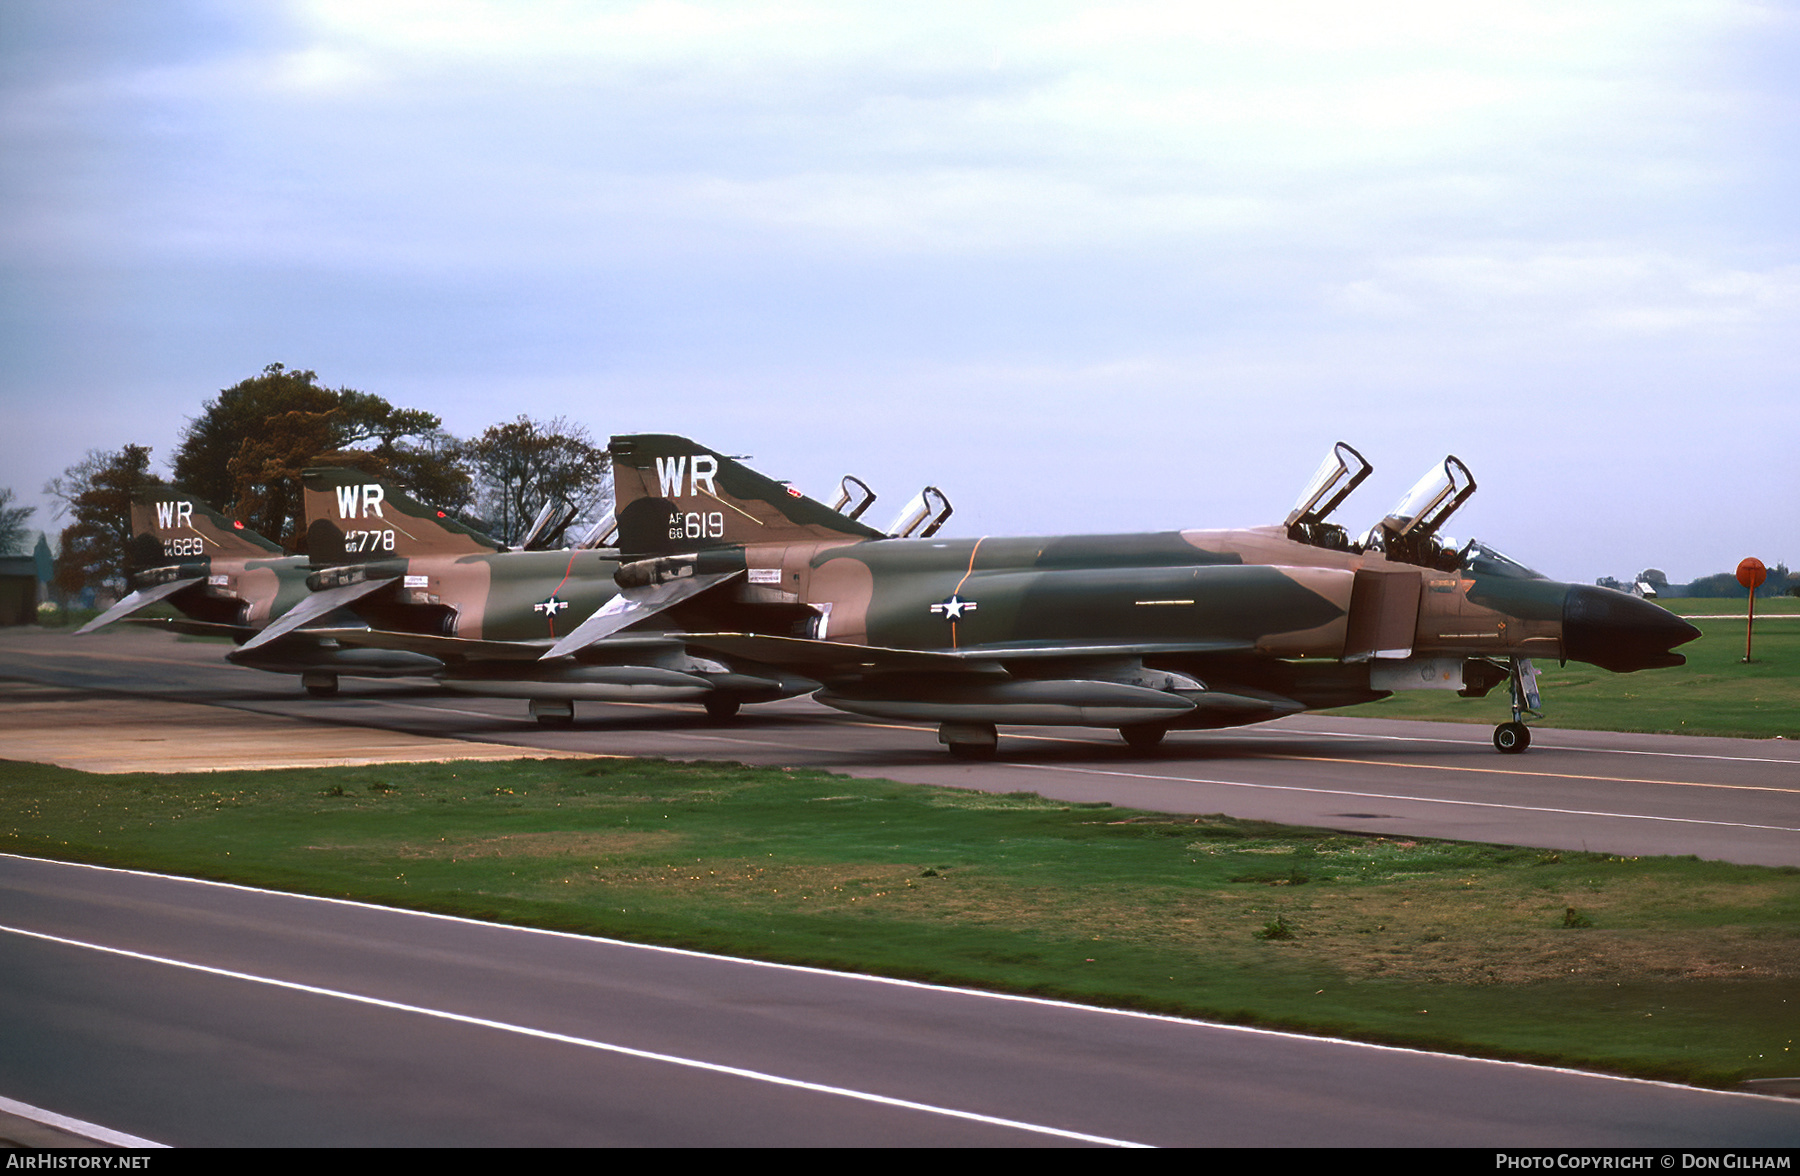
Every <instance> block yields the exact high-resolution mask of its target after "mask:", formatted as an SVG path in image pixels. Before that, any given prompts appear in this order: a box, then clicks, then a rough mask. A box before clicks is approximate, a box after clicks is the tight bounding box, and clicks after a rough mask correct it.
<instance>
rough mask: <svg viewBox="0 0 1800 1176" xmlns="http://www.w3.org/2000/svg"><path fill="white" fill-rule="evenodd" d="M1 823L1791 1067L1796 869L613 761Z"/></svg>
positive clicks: (720, 948)
mask: <svg viewBox="0 0 1800 1176" xmlns="http://www.w3.org/2000/svg"><path fill="white" fill-rule="evenodd" d="M0 797H3V798H4V801H3V803H0V813H3V814H4V816H0V850H6V851H10V852H16V853H23V854H32V855H37V856H44V857H54V858H63V859H69V860H79V861H88V862H96V863H101V864H108V865H119V866H131V867H136V868H143V869H151V870H157V871H163V872H169V873H178V874H188V875H193V876H199V877H207V878H216V879H222V880H228V881H235V882H242V883H247V884H252V885H258V886H266V887H272V888H277V889H284V890H292V891H298V892H303V893H311V894H321V895H332V896H341V897H349V898H355V899H360V900H365V901H370V902H377V903H385V904H390V905H396V906H406V907H413V908H419V909H426V910H433V911H441V912H446V913H453V914H459V915H466V916H471V917H475V918H481V919H490V920H497V921H503V922H509V923H520V924H526V925H532V926H540V927H549V928H556V929H562V930H569V931H576V932H581V933H586V934H596V935H607V936H616V937H619V938H624V939H631V940H640V941H646V942H656V943H666V944H674V945H679V946H684V947H692V948H699V949H703V950H709V951H716V952H724V953H729V954H734V955H745V956H752V957H757V958H762V959H772V960H780V961H788V962H795V963H807V964H818V965H823V966H828V967H833V968H839V969H846V970H853V971H866V972H873V973H881V974H885V975H893V976H902V977H910V978H916V979H922V980H932V981H939V982H948V983H955V984H964V985H972V986H979V987H988V988H995V989H1002V990H1007V991H1016V992H1028V993H1036V994H1042V995H1046V996H1054V997H1061V998H1066V999H1073V1000H1079V1001H1088V1002H1093V1003H1100V1004H1107V1005H1113V1006H1123V1007H1131V1008H1142V1009H1152V1010H1160V1011H1167V1012H1175V1013H1182V1014H1188V1015H1198V1016H1206V1017H1215V1018H1223V1019H1227V1020H1233V1021H1239V1022H1246V1023H1254V1024H1260V1025H1268V1026H1279V1027H1288V1028H1293V1029H1299V1030H1304V1031H1308V1032H1322V1033H1334V1034H1343V1035H1348V1036H1353V1037H1359V1038H1363V1039H1368V1040H1377V1041H1385V1042H1391V1043H1396V1044H1406V1045H1416V1046H1422V1047H1428V1048H1436V1049H1449V1050H1453V1051H1459V1052H1465V1053H1474V1054H1483V1055H1491V1056H1503V1057H1512V1058H1520V1059H1527V1060H1539V1061H1555V1062H1560V1063H1564V1064H1570V1065H1578V1066H1585V1067H1592V1068H1597V1069H1606V1070H1612V1071H1617V1072H1626V1073H1634V1074H1642V1075H1652V1076H1658V1077H1665V1078H1672V1079H1676V1080H1681V1081H1688V1082H1696V1083H1701V1084H1711V1085H1729V1084H1732V1083H1734V1082H1736V1081H1738V1080H1741V1079H1743V1078H1746V1077H1768V1076H1779V1075H1791V1074H1794V1073H1796V1072H1800V1064H1796V1062H1795V1060H1794V1058H1795V1054H1794V1053H1793V1049H1794V1039H1795V1038H1796V1037H1800V1032H1796V1030H1797V1029H1800V1024H1797V1021H1800V983H1797V980H1800V918H1797V916H1800V871H1793V870H1786V871H1784V870H1769V869H1761V868H1756V867H1747V866H1729V865H1722V864H1718V863H1708V862H1699V861H1696V860H1693V859H1668V858H1658V859H1648V858H1647V859H1620V858H1613V857H1605V856H1602V855H1597V854H1570V853H1561V854H1558V853H1550V852H1543V851H1538V850H1521V849H1510V848H1505V847H1497V846H1484V845H1472V844H1463V843H1454V842H1439V841H1425V840H1414V839H1388V838H1380V837H1358V836H1350V835H1345V834H1341V833H1333V832H1327V831H1322V830H1312V829H1295V828H1287V827H1282V826H1276V825H1268V824H1261V823H1256V822H1248V821H1239V820H1232V819H1227V818H1224V817H1200V818H1192V817H1170V816H1165V815H1159V814H1154V813H1144V812H1135V811H1131V810H1125V809H1116V808H1112V807H1109V806H1107V805H1103V804H1102V805H1088V806H1084V805H1067V804H1062V803H1058V802H1053V801H1047V800H1044V799H1042V798H1040V797H1037V796H1034V795H1030V794H1014V795H1009V796H992V795H986V794H980V793H970V792H961V791H956V790H949V789H937V788H928V787H922V786H916V785H904V784H896V783H892V782H888V781H881V780H855V779H849V778H845V777H839V776H832V775H829V774H826V773H821V772H809V771H789V770H778V769H759V768H745V767H742V766H739V765H729V764H727V765H720V764H668V763H662V762H657V761H633V760H617V759H597V760H574V761H571V760H553V761H515V762H512V763H506V764H477V763H452V764H413V765H393V766H383V767H376V768H353V769H318V770H287V771H265V772H219V773H207V774H196V775H149V774H144V775H109V776H97V775H88V774H84V773H81V772H76V771H71V770H67V769H62V768H54V767H48V766H43V765H36V764H4V765H0Z"/></svg>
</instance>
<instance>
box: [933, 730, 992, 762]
mask: <svg viewBox="0 0 1800 1176" xmlns="http://www.w3.org/2000/svg"><path fill="white" fill-rule="evenodd" d="M938 742H939V743H942V744H943V745H944V746H945V747H946V748H948V749H949V750H950V754H951V755H953V756H955V757H956V758H957V759H965V760H990V759H993V758H994V752H995V751H997V750H998V749H999V747H1000V732H999V731H997V730H995V728H994V724H992V723H939V724H938Z"/></svg>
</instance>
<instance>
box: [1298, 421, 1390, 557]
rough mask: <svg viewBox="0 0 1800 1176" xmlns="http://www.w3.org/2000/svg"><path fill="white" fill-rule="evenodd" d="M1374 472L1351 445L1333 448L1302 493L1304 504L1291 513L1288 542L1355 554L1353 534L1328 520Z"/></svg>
mask: <svg viewBox="0 0 1800 1176" xmlns="http://www.w3.org/2000/svg"><path fill="white" fill-rule="evenodd" d="M1374 472H1375V467H1374V466H1372V465H1370V464H1369V463H1368V461H1367V459H1365V458H1364V457H1363V455H1362V454H1360V453H1358V452H1356V450H1354V449H1352V448H1351V447H1350V446H1349V445H1348V444H1347V443H1345V442H1343V441H1339V442H1338V443H1337V444H1336V445H1333V446H1332V447H1331V452H1330V453H1328V454H1326V455H1325V461H1324V462H1323V463H1322V464H1321V465H1320V466H1319V469H1318V472H1317V473H1315V474H1313V476H1312V480H1311V481H1310V482H1308V483H1307V484H1306V489H1304V490H1302V491H1301V492H1300V500H1299V501H1298V502H1296V503H1295V504H1294V509H1293V510H1291V511H1289V512H1288V517H1287V520H1286V523H1285V526H1286V527H1287V533H1288V538H1289V539H1292V540H1294V541H1295V542H1296V543H1306V544H1310V545H1311V546H1313V547H1324V548H1328V549H1330V550H1332V551H1351V550H1353V548H1352V546H1351V543H1350V536H1349V533H1348V532H1346V531H1345V530H1344V528H1342V527H1340V526H1339V525H1338V524H1336V523H1328V522H1326V521H1325V520H1326V518H1327V516H1329V515H1330V514H1331V512H1332V511H1334V510H1336V509H1337V508H1338V504H1339V503H1341V502H1343V501H1344V499H1346V498H1348V497H1350V492H1351V491H1352V490H1354V489H1356V488H1357V487H1358V486H1360V485H1362V484H1363V480H1364V479H1366V478H1367V477H1368V476H1369V475H1370V474H1372V473H1374Z"/></svg>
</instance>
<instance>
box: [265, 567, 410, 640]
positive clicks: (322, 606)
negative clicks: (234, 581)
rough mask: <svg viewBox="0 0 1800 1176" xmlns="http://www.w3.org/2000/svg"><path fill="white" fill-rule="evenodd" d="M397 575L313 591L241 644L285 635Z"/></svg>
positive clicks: (382, 585)
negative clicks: (278, 618)
mask: <svg viewBox="0 0 1800 1176" xmlns="http://www.w3.org/2000/svg"><path fill="white" fill-rule="evenodd" d="M399 579H400V577H399V576H388V577H386V578H385V579H381V580H361V581H358V582H357V583H354V584H344V585H342V586H340V587H337V588H327V589H325V590H324V591H323V592H314V593H313V594H312V595H311V596H308V597H307V598H306V599H305V600H302V601H301V602H300V603H299V604H296V605H295V606H294V607H293V608H290V609H288V611H287V612H285V613H283V614H282V616H281V619H280V620H278V621H276V622H275V623H274V624H272V625H270V626H269V627H268V628H266V629H264V630H263V631H262V632H261V633H258V634H257V635H256V636H255V637H254V638H252V639H251V640H249V641H246V642H245V643H244V644H243V646H242V648H243V649H245V650H251V649H257V648H259V647H261V646H264V645H267V644H269V643H270V642H272V641H275V640H278V639H279V638H281V637H285V636H286V635H287V634H289V633H292V632H293V631H294V630H295V629H298V628H300V627H301V626H302V625H306V624H309V623H311V622H312V621H316V620H320V619H322V618H323V617H324V616H325V615H326V614H328V613H330V612H331V611H332V610H334V609H338V608H342V607H343V606H344V605H346V604H349V603H350V602H351V601H353V600H360V599H362V598H363V597H365V596H367V595H369V594H370V593H372V592H376V591H379V590H380V589H382V588H386V587H387V586H388V585H390V584H394V583H397V582H398V581H399Z"/></svg>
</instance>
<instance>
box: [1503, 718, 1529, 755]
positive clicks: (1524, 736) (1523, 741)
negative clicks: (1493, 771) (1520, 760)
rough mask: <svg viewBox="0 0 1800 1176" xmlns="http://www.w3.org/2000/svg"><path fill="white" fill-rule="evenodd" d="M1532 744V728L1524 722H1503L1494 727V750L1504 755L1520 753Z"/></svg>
mask: <svg viewBox="0 0 1800 1176" xmlns="http://www.w3.org/2000/svg"><path fill="white" fill-rule="evenodd" d="M1530 746H1531V728H1530V727H1527V726H1526V725H1525V724H1524V723H1501V724H1500V725H1499V726H1498V727H1495V728H1494V750H1495V751H1498V752H1499V753H1500V754H1502V755H1518V754H1519V753H1520V752H1522V751H1524V750H1525V749H1526V748H1527V747H1530Z"/></svg>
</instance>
